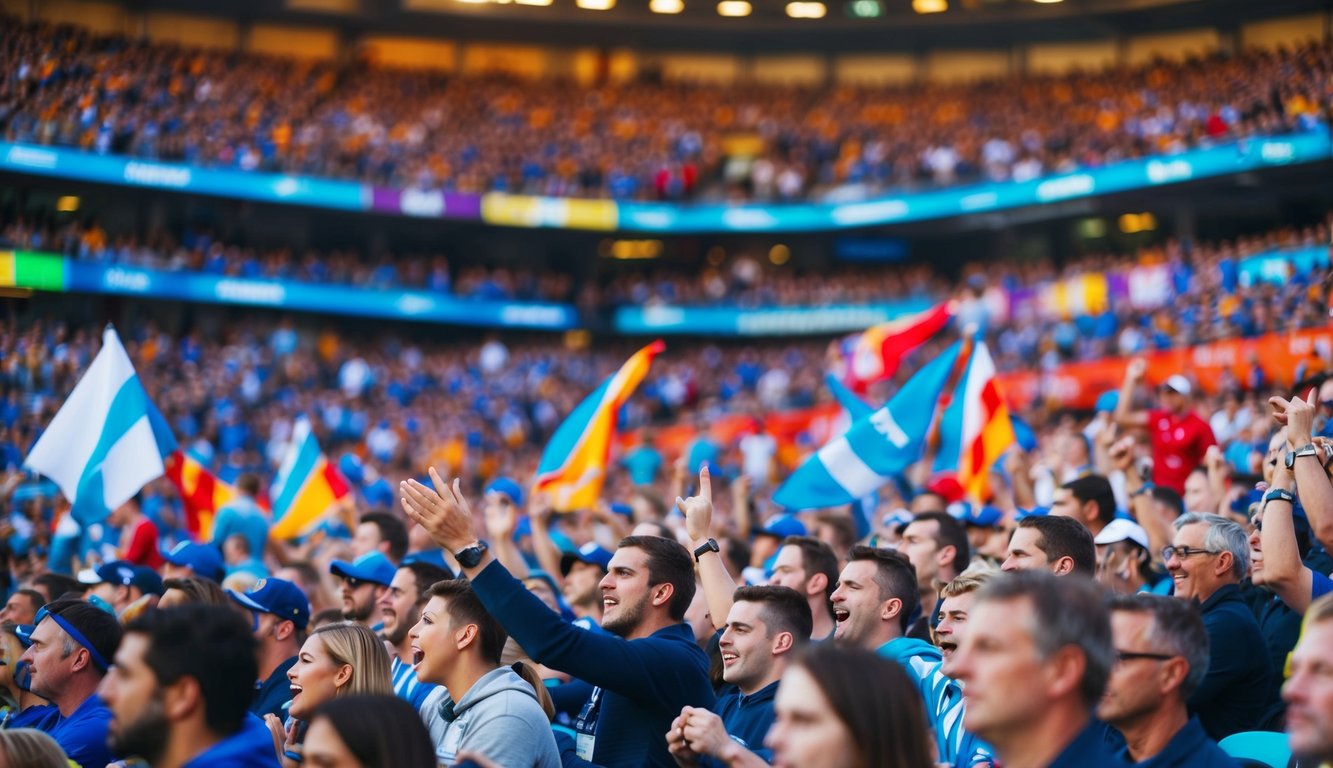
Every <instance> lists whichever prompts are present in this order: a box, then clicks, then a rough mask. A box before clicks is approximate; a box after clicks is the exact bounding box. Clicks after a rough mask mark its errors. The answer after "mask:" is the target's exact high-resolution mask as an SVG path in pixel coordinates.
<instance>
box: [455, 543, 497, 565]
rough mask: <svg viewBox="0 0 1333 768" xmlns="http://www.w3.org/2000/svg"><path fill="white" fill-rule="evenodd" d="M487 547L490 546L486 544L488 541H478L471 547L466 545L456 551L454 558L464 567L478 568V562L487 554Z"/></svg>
mask: <svg viewBox="0 0 1333 768" xmlns="http://www.w3.org/2000/svg"><path fill="white" fill-rule="evenodd" d="M487 549H489V547H487V546H486V542H484V541H478V542H477V543H476V544H473V545H472V546H470V547H464V548H463V549H460V550H458V551H457V552H455V553H454V559H455V560H457V561H458V564H459V565H461V566H463V567H464V568H476V567H477V563H480V562H481V556H482V555H483V554H485V552H486V550H487Z"/></svg>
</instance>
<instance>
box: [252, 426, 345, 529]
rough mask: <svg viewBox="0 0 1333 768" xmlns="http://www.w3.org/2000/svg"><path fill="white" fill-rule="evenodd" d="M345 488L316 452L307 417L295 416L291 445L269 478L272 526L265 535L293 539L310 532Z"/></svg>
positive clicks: (342, 495) (325, 461)
mask: <svg viewBox="0 0 1333 768" xmlns="http://www.w3.org/2000/svg"><path fill="white" fill-rule="evenodd" d="M349 492H350V487H349V486H348V484H347V481H346V480H344V479H343V476H342V474H341V473H339V472H338V469H337V467H335V466H334V465H332V464H330V463H329V460H328V459H327V458H326V457H325V456H324V454H323V453H321V452H320V450H319V443H318V442H317V441H316V440H315V435H314V433H313V432H312V431H311V429H310V421H309V420H307V419H305V418H301V419H299V420H298V421H297V422H296V425H295V426H294V427H293V428H292V444H291V447H290V448H289V449H288V450H287V456H286V457H285V458H284V459H283V461H282V466H281V467H279V468H278V476H277V477H276V478H275V479H274V480H273V488H272V490H271V492H270V497H271V498H272V499H273V528H272V530H270V531H269V536H271V537H272V538H275V539H295V538H297V537H299V536H304V535H305V534H307V533H310V532H311V531H312V530H314V528H315V526H317V525H319V524H320V523H321V522H323V520H324V518H325V517H327V516H328V514H329V513H330V512H332V511H334V510H335V509H336V505H337V502H338V501H339V500H341V499H342V498H343V497H345V496H347V494H348V493H349Z"/></svg>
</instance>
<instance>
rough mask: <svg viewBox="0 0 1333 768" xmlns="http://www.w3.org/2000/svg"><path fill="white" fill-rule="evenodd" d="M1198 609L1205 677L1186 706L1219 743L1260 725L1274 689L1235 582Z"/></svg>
mask: <svg viewBox="0 0 1333 768" xmlns="http://www.w3.org/2000/svg"><path fill="white" fill-rule="evenodd" d="M1199 610H1200V611H1201V612H1202V614H1203V624H1204V628H1205V629H1207V630H1208V643H1209V653H1208V674H1207V675H1206V676H1205V677H1204V678H1203V683H1202V684H1200V685H1199V689H1198V690H1197V691H1195V692H1194V695H1193V696H1191V697H1190V700H1189V708H1190V712H1191V713H1193V714H1195V715H1198V716H1199V720H1200V721H1201V722H1202V723H1203V728H1204V730H1205V731H1207V732H1208V735H1209V736H1210V737H1212V738H1213V739H1214V740H1217V741H1221V740H1222V739H1224V738H1226V737H1227V736H1230V735H1231V734H1233V733H1240V732H1241V731H1252V730H1254V729H1256V728H1257V727H1258V726H1259V723H1260V721H1261V720H1262V719H1263V716H1264V713H1265V710H1266V709H1267V708H1268V704H1269V701H1268V698H1269V695H1270V692H1271V691H1272V690H1273V688H1272V686H1271V685H1270V680H1271V678H1272V675H1273V669H1272V665H1271V663H1270V662H1269V655H1268V646H1267V645H1266V644H1265V643H1264V637H1263V634H1262V633H1261V632H1260V631H1259V622H1258V621H1256V620H1255V618H1254V614H1253V613H1251V612H1250V608H1249V606H1248V605H1246V603H1245V601H1244V599H1242V597H1241V593H1240V589H1239V588H1238V587H1237V586H1236V585H1235V584H1227V585H1224V586H1223V587H1221V588H1220V589H1218V590H1217V591H1216V592H1214V593H1213V594H1212V595H1211V596H1209V598H1208V599H1207V600H1205V601H1203V604H1202V605H1200V606H1199Z"/></svg>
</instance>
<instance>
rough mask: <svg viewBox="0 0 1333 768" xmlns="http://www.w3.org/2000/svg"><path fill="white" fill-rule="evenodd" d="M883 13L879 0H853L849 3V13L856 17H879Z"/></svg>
mask: <svg viewBox="0 0 1333 768" xmlns="http://www.w3.org/2000/svg"><path fill="white" fill-rule="evenodd" d="M883 13H884V6H882V5H880V4H879V0H852V2H850V3H848V4H847V15H848V16H851V17H852V18H854V19H877V18H879V17H880V16H881V15H882V14H883Z"/></svg>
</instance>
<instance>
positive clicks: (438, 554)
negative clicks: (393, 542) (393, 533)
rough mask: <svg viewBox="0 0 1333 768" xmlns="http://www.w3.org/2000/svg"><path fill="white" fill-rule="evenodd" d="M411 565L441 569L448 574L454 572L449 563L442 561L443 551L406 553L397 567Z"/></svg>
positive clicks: (429, 550)
mask: <svg viewBox="0 0 1333 768" xmlns="http://www.w3.org/2000/svg"><path fill="white" fill-rule="evenodd" d="M412 563H426V564H428V565H433V566H435V567H436V568H443V569H444V570H446V571H448V572H450V573H453V572H454V569H453V566H451V565H449V561H448V560H445V559H444V550H443V549H423V550H421V551H420V552H408V553H407V556H406V557H404V558H403V563H402V565H400V566H398V567H399V568H401V567H403V565H411V564H412Z"/></svg>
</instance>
